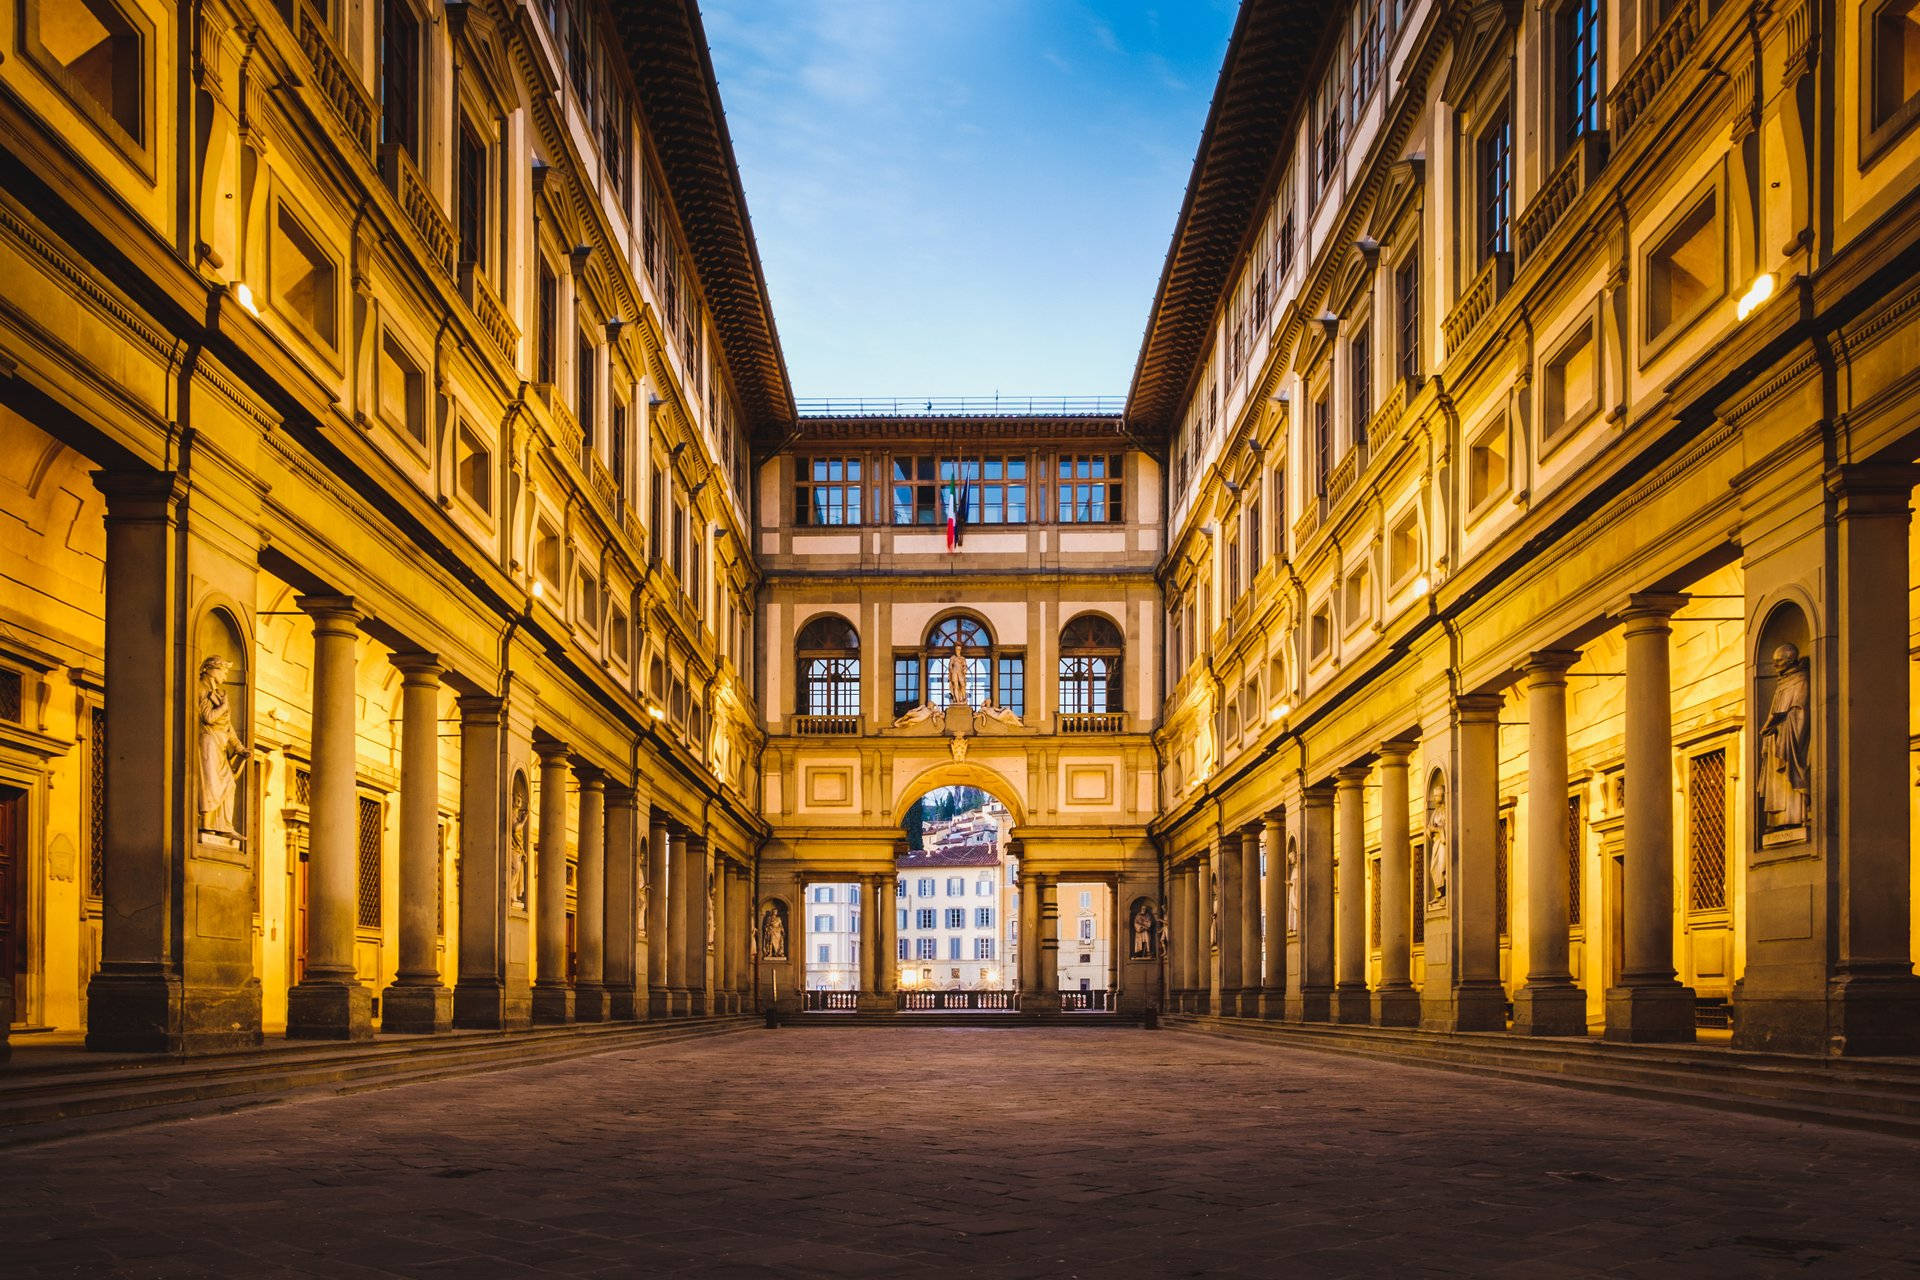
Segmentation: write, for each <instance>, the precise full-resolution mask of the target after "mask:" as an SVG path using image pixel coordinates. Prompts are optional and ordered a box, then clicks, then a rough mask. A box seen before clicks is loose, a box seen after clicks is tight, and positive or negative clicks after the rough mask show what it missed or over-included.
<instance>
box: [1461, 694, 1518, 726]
mask: <svg viewBox="0 0 1920 1280" xmlns="http://www.w3.org/2000/svg"><path fill="white" fill-rule="evenodd" d="M1504 705H1506V699H1505V698H1503V697H1502V696H1501V695H1500V694H1498V693H1457V694H1455V695H1454V697H1453V716H1454V719H1456V720H1459V721H1462V722H1463V723H1467V724H1484V723H1486V722H1488V721H1495V722H1497V721H1498V720H1499V719H1500V708H1501V707H1502V706H1504Z"/></svg>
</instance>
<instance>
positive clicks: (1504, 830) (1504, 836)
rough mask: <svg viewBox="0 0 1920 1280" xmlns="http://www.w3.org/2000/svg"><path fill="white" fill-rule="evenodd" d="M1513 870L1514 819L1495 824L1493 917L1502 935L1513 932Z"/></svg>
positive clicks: (1507, 818)
mask: <svg viewBox="0 0 1920 1280" xmlns="http://www.w3.org/2000/svg"><path fill="white" fill-rule="evenodd" d="M1512 871H1513V819H1512V817H1505V818H1502V819H1500V821H1498V822H1496V823H1494V825H1493V919H1494V927H1495V929H1496V930H1497V931H1498V932H1499V934H1500V936H1501V937H1503V938H1504V937H1506V936H1507V934H1508V933H1509V932H1511V929H1510V926H1509V922H1508V918H1507V880H1508V877H1509V876H1510V875H1511V874H1512Z"/></svg>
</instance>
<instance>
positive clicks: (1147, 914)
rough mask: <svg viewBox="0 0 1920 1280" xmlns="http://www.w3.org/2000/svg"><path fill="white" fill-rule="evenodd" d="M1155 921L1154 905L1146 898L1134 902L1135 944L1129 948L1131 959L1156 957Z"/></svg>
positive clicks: (1129, 957) (1128, 956)
mask: <svg viewBox="0 0 1920 1280" xmlns="http://www.w3.org/2000/svg"><path fill="white" fill-rule="evenodd" d="M1154 925H1155V922H1154V918H1153V907H1152V906H1151V905H1150V904H1149V903H1148V902H1147V900H1146V899H1145V898H1141V899H1139V900H1138V901H1136V902H1135V903H1134V904H1133V945H1132V947H1130V948H1129V949H1128V953H1127V958H1128V959H1129V960H1151V959H1153V957H1154V946H1153V944H1154V933H1155V927H1154Z"/></svg>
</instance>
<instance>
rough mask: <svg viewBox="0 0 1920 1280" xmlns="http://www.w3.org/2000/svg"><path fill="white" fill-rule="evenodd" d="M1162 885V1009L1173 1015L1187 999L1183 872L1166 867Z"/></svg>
mask: <svg viewBox="0 0 1920 1280" xmlns="http://www.w3.org/2000/svg"><path fill="white" fill-rule="evenodd" d="M1166 885H1167V954H1166V956H1165V957H1164V960H1165V964H1166V1008H1167V1010H1168V1011H1169V1012H1177V1011H1178V1010H1179V1009H1180V1008H1181V1007H1182V1002H1183V1001H1185V999H1186V996H1187V943H1188V941H1189V939H1188V937H1187V873H1186V872H1185V871H1184V870H1182V869H1181V868H1178V867H1174V866H1171V865H1169V866H1168V867H1167V870H1166Z"/></svg>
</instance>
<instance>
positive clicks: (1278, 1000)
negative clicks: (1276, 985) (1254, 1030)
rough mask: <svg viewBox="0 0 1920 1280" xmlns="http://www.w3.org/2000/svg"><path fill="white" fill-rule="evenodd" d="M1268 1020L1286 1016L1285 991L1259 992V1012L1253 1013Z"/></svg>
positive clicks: (1278, 1019) (1276, 1020)
mask: <svg viewBox="0 0 1920 1280" xmlns="http://www.w3.org/2000/svg"><path fill="white" fill-rule="evenodd" d="M1254 1016H1255V1017H1258V1018H1263V1019H1265V1020H1266V1021H1268V1022H1279V1021H1280V1020H1281V1019H1283V1018H1285V1017H1286V1016H1287V993H1286V992H1284V991H1262V992H1261V993H1260V1012H1259V1013H1257V1014H1256V1015H1254Z"/></svg>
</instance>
